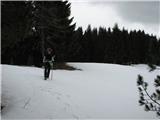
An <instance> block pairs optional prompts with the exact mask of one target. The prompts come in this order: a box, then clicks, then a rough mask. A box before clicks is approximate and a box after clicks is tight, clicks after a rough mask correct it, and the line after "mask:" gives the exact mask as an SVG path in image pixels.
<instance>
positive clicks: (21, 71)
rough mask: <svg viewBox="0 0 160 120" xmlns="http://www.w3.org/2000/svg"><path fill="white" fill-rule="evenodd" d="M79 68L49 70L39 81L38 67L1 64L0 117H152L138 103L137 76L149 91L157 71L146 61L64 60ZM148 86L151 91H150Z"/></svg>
mask: <svg viewBox="0 0 160 120" xmlns="http://www.w3.org/2000/svg"><path fill="white" fill-rule="evenodd" d="M69 64H70V65H72V66H75V67H77V68H80V69H82V70H81V71H80V70H75V71H67V70H54V71H53V79H52V80H51V79H49V80H47V81H45V80H43V69H41V68H35V67H19V66H11V65H1V68H2V73H1V75H2V83H1V84H2V104H4V105H5V106H6V107H5V108H4V109H3V111H2V119H52V118H54V119H60V118H65V119H71V118H72V119H74V118H75V119H147V118H148V119H154V118H156V113H154V112H145V111H144V108H143V107H142V106H139V104H138V100H139V93H138V89H137V84H136V82H137V75H138V74H141V75H142V76H144V80H145V81H147V82H149V83H150V84H149V87H150V90H151V89H152V88H153V87H152V86H153V82H154V78H155V77H156V75H158V74H159V75H160V70H155V71H153V72H149V70H148V69H147V66H146V65H136V66H123V65H115V64H97V63H69ZM152 92H153V91H151V93H152Z"/></svg>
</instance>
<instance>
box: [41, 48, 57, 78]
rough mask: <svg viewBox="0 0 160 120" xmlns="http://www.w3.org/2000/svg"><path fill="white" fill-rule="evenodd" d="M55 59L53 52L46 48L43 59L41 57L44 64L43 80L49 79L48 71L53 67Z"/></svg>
mask: <svg viewBox="0 0 160 120" xmlns="http://www.w3.org/2000/svg"><path fill="white" fill-rule="evenodd" d="M54 58H55V52H54V51H53V49H51V48H47V50H46V52H45V54H44V57H43V63H44V68H45V71H44V79H45V80H46V79H47V78H49V74H50V69H51V68H52V67H53V61H54Z"/></svg>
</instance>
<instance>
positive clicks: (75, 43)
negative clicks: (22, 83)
mask: <svg viewBox="0 0 160 120" xmlns="http://www.w3.org/2000/svg"><path fill="white" fill-rule="evenodd" d="M70 7H71V3H69V2H68V1H54V2H53V1H17V2H15V1H1V16H2V17H1V24H2V25H1V41H2V42H1V62H2V64H14V65H35V66H42V57H43V54H44V50H45V49H46V48H47V47H51V48H53V49H54V51H55V53H56V61H57V62H99V63H116V64H138V63H146V64H151V63H152V64H157V65H160V39H157V38H156V36H153V35H149V34H146V33H145V32H144V31H142V30H139V31H136V30H132V31H130V32H129V31H128V30H126V29H125V28H123V29H122V30H121V29H120V28H119V27H118V24H115V26H114V27H113V28H105V27H99V28H93V29H92V28H91V26H90V25H89V26H88V28H87V29H86V30H85V31H83V29H82V27H79V28H77V29H75V27H76V23H73V19H74V18H73V17H71V16H70V15H71V11H70Z"/></svg>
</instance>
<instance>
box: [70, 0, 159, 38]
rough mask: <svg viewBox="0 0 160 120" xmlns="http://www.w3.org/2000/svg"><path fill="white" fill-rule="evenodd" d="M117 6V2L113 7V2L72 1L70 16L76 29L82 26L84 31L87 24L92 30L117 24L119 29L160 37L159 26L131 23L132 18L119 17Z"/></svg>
mask: <svg viewBox="0 0 160 120" xmlns="http://www.w3.org/2000/svg"><path fill="white" fill-rule="evenodd" d="M110 3H112V4H110ZM121 3H122V2H121ZM117 5H118V4H117V2H116V5H114V2H87V1H81V0H78V1H76V2H75V1H74V0H72V1H71V14H72V16H73V17H74V22H76V23H77V27H79V26H82V27H83V29H84V30H85V29H86V28H87V26H88V24H91V27H92V28H93V27H97V28H98V27H100V26H103V27H107V28H108V27H113V26H114V24H115V23H118V25H119V27H120V28H122V27H125V28H126V29H128V30H133V29H136V30H138V29H141V30H144V31H145V32H146V33H149V34H155V35H157V36H159V35H160V34H158V33H159V30H160V29H159V28H160V24H158V25H157V24H146V23H145V22H144V23H143V22H137V21H131V20H129V19H132V18H128V19H127V17H126V16H125V17H122V16H121V14H120V11H117V10H118V9H117V8H116V7H117ZM132 8H134V7H132ZM135 9H136V8H135ZM128 10H130V9H128ZM123 11H124V9H123ZM132 11H133V10H132ZM126 12H127V9H126ZM137 12H138V11H137ZM128 13H129V12H128ZM144 15H145V14H144ZM129 17H130V16H129ZM153 19H154V18H153ZM159 37H160V36H159Z"/></svg>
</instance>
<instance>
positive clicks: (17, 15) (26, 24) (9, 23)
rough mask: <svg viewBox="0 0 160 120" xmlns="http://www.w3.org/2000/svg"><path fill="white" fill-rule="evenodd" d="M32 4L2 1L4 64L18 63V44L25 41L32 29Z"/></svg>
mask: <svg viewBox="0 0 160 120" xmlns="http://www.w3.org/2000/svg"><path fill="white" fill-rule="evenodd" d="M30 4H31V2H26V1H21V2H15V1H1V35H2V37H1V40H2V43H1V48H2V49H1V50H2V52H1V54H2V63H7V64H11V63H13V64H14V63H18V61H19V60H20V61H23V60H22V59H20V57H19V56H20V55H22V54H24V53H22V54H21V53H20V52H21V51H20V50H19V48H18V47H16V46H18V45H17V43H18V42H20V41H23V40H24V39H25V38H26V36H27V35H28V33H29V31H30V29H31V21H30V17H31V9H30Z"/></svg>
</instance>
